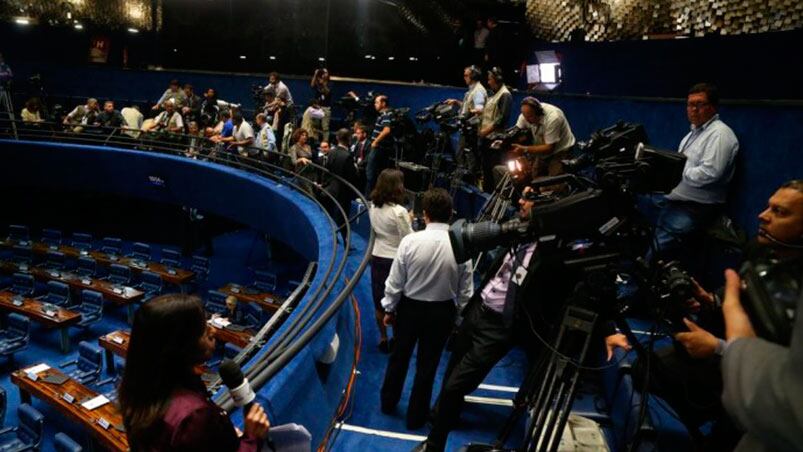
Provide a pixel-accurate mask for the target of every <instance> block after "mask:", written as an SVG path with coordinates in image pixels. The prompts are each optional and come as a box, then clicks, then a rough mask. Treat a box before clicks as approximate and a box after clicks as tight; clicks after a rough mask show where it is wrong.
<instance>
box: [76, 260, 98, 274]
mask: <svg viewBox="0 0 803 452" xmlns="http://www.w3.org/2000/svg"><path fill="white" fill-rule="evenodd" d="M75 273H76V274H78V275H79V276H85V277H87V278H94V277H95V275H97V273H98V263H97V261H95V259H94V258H92V257H89V256H81V257H79V258H78V267H76V269H75Z"/></svg>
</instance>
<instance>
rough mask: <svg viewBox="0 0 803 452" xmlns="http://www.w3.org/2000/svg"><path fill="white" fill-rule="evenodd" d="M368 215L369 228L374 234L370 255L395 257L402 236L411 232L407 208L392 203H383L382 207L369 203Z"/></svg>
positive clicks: (387, 257)
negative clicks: (369, 219)
mask: <svg viewBox="0 0 803 452" xmlns="http://www.w3.org/2000/svg"><path fill="white" fill-rule="evenodd" d="M368 216H369V217H370V218H371V228H372V229H373V230H374V234H376V236H375V237H374V249H373V250H371V256H376V257H384V258H385V259H393V258H395V257H396V251H397V250H398V249H399V243H401V240H402V238H404V237H405V236H406V235H408V234H410V233H412V232H413V228H412V225H411V224H410V223H411V222H410V214H409V213H408V212H407V209H405V208H404V206H400V205H398V204H393V203H385V204H384V205H383V206H382V207H376V206H374V205H373V204H371V208H370V209H369V210H368Z"/></svg>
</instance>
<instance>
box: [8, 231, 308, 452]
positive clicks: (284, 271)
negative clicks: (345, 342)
mask: <svg viewBox="0 0 803 452" xmlns="http://www.w3.org/2000/svg"><path fill="white" fill-rule="evenodd" d="M213 247H214V255H213V256H212V257H211V258H210V268H211V273H210V278H209V281H208V282H207V283H205V284H203V285H201V287H199V288H198V289H197V292H198V293H199V294H201V295H203V294H205V293H206V291H207V290H209V289H213V288H218V287H220V286H222V285H224V284H226V283H228V282H236V283H241V284H249V283H250V282H251V281H252V271H251V270H252V269H254V268H259V269H269V270H271V271H274V272H275V273H276V274H277V276H278V277H279V278H278V280H279V285H280V287H279V290H284V289H286V288H287V283H288V281H291V280H298V279H300V278H301V277H302V275H303V271H304V268H305V267H306V262H303V260H301V259H300V258H298V257H297V256H293V255H290V254H289V252H288V251H287V250H284V249H281V250H278V251H277V250H276V249H271V248H270V247H269V246H268V245H267V243H266V242H265V240H264V237H262V236H261V235H259V234H258V233H257V232H255V231H253V230H250V229H244V230H239V231H234V232H230V233H227V234H223V235H221V236H218V237H215V238H214V240H213ZM152 248H153V249H159V248H161V245H159V244H153V245H152ZM124 251H127V250H125V249H124ZM157 257H158V256H157ZM40 286H41V288H43V287H44V285H43V284H41V283H37V288H38V292H37V295H39V294H40V293H41V292H42V291H43V289H40ZM126 316H127V313H126V310H125V309H124V308H118V307H115V306H114V305H111V304H107V305H106V306H104V315H103V320H102V321H101V322H99V323H97V324H95V325H93V326H91V327H90V328H89V329H87V330H80V329H77V328H70V345H71V349H70V353H68V354H62V353H61V351H60V348H59V333H58V332H57V331H55V330H48V329H45V328H43V327H41V326H40V325H39V324H38V323H36V322H32V324H31V341H30V345H29V347H28V348H27V349H26V350H24V351H22V352H20V353H17V354H16V355H15V356H14V359H13V360H8V359H5V360H3V361H0V386H2V388H3V389H4V390H5V391H6V393H7V395H8V404H7V414H6V419H5V422H4V423H3V424H2V425H3V426H15V425H17V423H18V422H17V407H18V406H19V404H20V396H19V391H18V389H17V387H16V386H15V385H13V384H12V383H11V381H10V373H11V372H12V371H14V370H17V369H19V368H23V367H29V366H31V365H35V364H38V363H47V364H49V365H50V366H54V367H55V366H58V365H59V364H61V363H65V362H68V361H70V360H72V359H75V357H76V356H77V355H78V351H77V350H78V343H79V342H81V341H87V342H91V343H93V344H96V345H97V340H98V337H99V336H102V335H104V334H106V333H109V332H111V331H115V330H119V329H130V325H128V323H127V321H126ZM219 346H222V344H219ZM219 354H220V351H218V355H219ZM216 359H218V356H216V357H214V358H213V360H216ZM105 366H106V363H105V360H104V370H103V373H102V376H101V378H105V377H106V369H105ZM66 370H67V371H69V370H70V369H66ZM93 389H95V388H93ZM98 389H100V392H108V391H110V390H111V389H112V388H111V385H106V386H104V387H101V388H98ZM33 406H34V407H35V408H36V409H37V410H39V411H40V412H42V414H43V415H44V416H45V438H44V442H43V445H42V449H41V450H44V451H50V450H53V437H54V435H55V434H56V433H57V432H65V433H67V434H68V435H69V436H70V437H72V438H73V439H74V440H76V441H78V442H79V443H80V444H82V445H83V446H85V447H87V448H88V446H89V445H90V436H89V435H88V434H87V433H86V432H85V431H84V430H83V429H82V428H81V426H80V425H78V424H76V423H73V422H70V421H68V420H67V419H65V418H64V416H62V415H61V414H60V413H59V412H58V411H56V410H54V409H52V408H51V407H50V406H48V405H47V404H46V403H43V402H42V401H40V400H37V399H36V398H34V399H33Z"/></svg>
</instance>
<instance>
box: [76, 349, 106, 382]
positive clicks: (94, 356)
mask: <svg viewBox="0 0 803 452" xmlns="http://www.w3.org/2000/svg"><path fill="white" fill-rule="evenodd" d="M76 367H77V368H78V369H79V370H81V371H83V372H89V373H95V372H97V373H98V375H99V374H100V371H101V369H103V352H102V351H101V350H100V348H99V347H98V346H97V345H95V344H93V343H91V342H86V341H81V343H80V344H78V363H77V364H76Z"/></svg>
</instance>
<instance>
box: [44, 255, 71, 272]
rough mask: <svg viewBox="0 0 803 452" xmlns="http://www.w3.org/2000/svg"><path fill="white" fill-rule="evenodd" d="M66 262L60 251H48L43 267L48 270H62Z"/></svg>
mask: <svg viewBox="0 0 803 452" xmlns="http://www.w3.org/2000/svg"><path fill="white" fill-rule="evenodd" d="M66 261H67V259H66V257H65V256H64V253H62V252H60V251H53V250H48V251H47V254H46V255H45V267H46V268H49V269H56V270H64V264H65V262H66Z"/></svg>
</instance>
